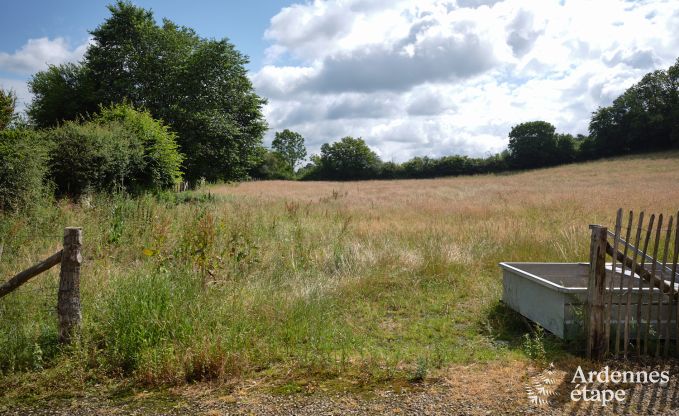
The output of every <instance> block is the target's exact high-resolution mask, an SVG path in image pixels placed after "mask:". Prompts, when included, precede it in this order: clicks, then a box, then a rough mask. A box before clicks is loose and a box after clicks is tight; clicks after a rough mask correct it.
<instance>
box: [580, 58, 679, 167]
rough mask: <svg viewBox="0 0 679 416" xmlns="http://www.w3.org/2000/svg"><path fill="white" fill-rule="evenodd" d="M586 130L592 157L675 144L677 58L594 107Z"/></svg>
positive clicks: (678, 132) (678, 125)
mask: <svg viewBox="0 0 679 416" xmlns="http://www.w3.org/2000/svg"><path fill="white" fill-rule="evenodd" d="M589 132H590V136H591V137H592V143H591V148H592V150H593V153H594V154H595V155H596V156H610V155H615V154H621V153H633V152H640V151H647V150H660V149H667V148H671V147H676V146H679V59H677V62H676V63H675V64H674V65H673V66H671V67H670V68H668V69H667V70H666V71H665V70H658V71H653V72H650V73H648V74H646V75H645V76H644V77H643V78H642V79H641V81H639V82H638V83H636V84H634V85H633V86H631V87H630V88H628V89H627V90H626V91H625V92H624V93H623V94H622V95H621V96H619V97H618V98H616V99H615V100H614V101H613V103H612V104H611V105H610V106H607V107H600V108H598V109H597V110H596V111H595V112H594V113H593V114H592V119H591V121H590V123H589Z"/></svg>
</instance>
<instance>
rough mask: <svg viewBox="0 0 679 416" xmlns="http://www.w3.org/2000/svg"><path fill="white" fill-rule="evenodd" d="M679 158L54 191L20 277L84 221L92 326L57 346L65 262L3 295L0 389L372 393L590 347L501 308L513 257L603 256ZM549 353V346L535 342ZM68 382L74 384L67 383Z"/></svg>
mask: <svg viewBox="0 0 679 416" xmlns="http://www.w3.org/2000/svg"><path fill="white" fill-rule="evenodd" d="M678 183H679V153H677V152H671V153H658V154H650V155H642V156H634V157H625V158H619V159H612V160H603V161H596V162H589V163H583V164H576V165H567V166H561V167H555V168H549V169H542V170H535V171H527V172H520V173H514V174H506V175H481V176H470V177H456V178H441V179H430V180H425V179H423V180H393V181H362V182H290V181H262V182H246V183H240V184H221V185H210V186H207V187H205V188H203V189H201V190H199V191H194V192H188V193H181V194H173V193H169V194H162V195H155V196H145V197H140V198H136V199H128V198H125V197H122V196H117V197H115V196H113V197H112V196H94V197H92V198H91V199H88V200H86V201H83V202H82V203H80V204H73V203H71V202H68V201H57V202H56V203H52V202H50V201H47V202H45V203H42V204H37V206H36V207H35V208H33V209H31V210H29V211H27V212H24V213H22V214H21V215H4V216H2V217H0V231H1V233H2V234H1V235H2V244H3V250H2V255H1V257H0V276H2V279H3V280H5V279H6V278H9V277H10V276H11V275H13V274H14V273H16V272H18V271H20V270H22V269H24V268H26V267H28V266H30V265H31V264H33V263H34V262H36V261H38V260H41V259H43V258H45V257H47V256H49V255H50V254H52V253H53V252H55V251H57V250H58V249H59V248H60V240H61V235H62V230H63V228H64V227H65V226H68V225H76V226H82V227H83V229H84V247H83V251H84V256H85V257H84V263H83V269H82V282H81V286H82V287H81V290H82V304H83V326H82V333H81V336H80V338H79V340H78V342H76V343H75V344H74V345H72V346H70V347H67V348H62V347H59V345H58V343H57V328H56V326H57V322H56V315H55V311H54V306H55V304H56V290H57V279H58V268H56V269H53V270H52V271H50V272H48V273H47V274H44V275H41V276H39V277H37V278H35V279H34V280H32V281H31V282H29V283H28V284H27V285H25V286H24V287H22V288H20V289H19V290H17V291H16V292H14V293H12V294H11V295H9V296H7V297H5V298H3V299H0V390H1V391H2V393H0V398H3V399H4V400H14V399H25V398H31V397H32V398H37V397H46V396H54V395H68V394H72V393H73V392H75V391H79V390H82V389H85V388H87V387H88V386H93V385H99V384H101V383H104V384H105V383H109V382H111V380H114V381H115V380H118V381H119V380H124V381H125V382H126V383H130V384H132V385H135V386H150V387H154V386H167V385H182V384H184V383H187V382H193V381H202V380H210V381H218V382H219V381H229V380H243V379H252V378H256V379H260V380H266V382H267V383H268V384H269V385H271V386H272V387H273V388H274V389H278V390H279V391H284V392H288V391H290V392H294V391H295V389H297V388H298V385H299V384H300V382H302V381H304V380H309V379H316V380H321V379H322V380H327V381H328V382H329V383H332V382H334V381H336V382H337V383H338V384H350V385H352V386H357V387H358V388H369V387H370V386H371V385H375V384H379V383H384V382H393V381H398V380H401V381H404V382H414V381H420V380H423V379H426V378H427V377H436V374H437V371H441V370H443V369H445V368H447V366H450V365H453V364H460V363H479V362H498V363H499V362H506V361H516V360H519V361H522V360H523V361H528V360H532V359H539V358H547V359H559V357H564V356H565V357H568V356H569V355H571V354H577V353H578V347H579V345H567V344H564V343H561V342H558V341H557V340H555V339H552V338H550V337H547V339H546V340H541V341H540V342H541V345H538V346H537V347H536V348H537V349H540V348H542V347H543V346H545V347H546V351H545V352H544V354H546V357H542V356H541V355H543V354H542V353H541V352H539V351H538V354H537V356H536V354H535V351H534V348H526V344H527V343H526V338H525V337H524V334H525V333H526V332H527V329H526V326H525V325H524V323H523V322H522V321H521V320H520V319H519V318H518V316H517V315H516V314H515V313H513V312H512V311H509V310H508V309H507V308H505V307H504V306H503V305H502V304H501V303H500V299H501V293H502V279H501V273H500V270H499V268H498V265H497V264H498V263H499V262H501V261H555V262H570V261H587V256H588V250H589V230H588V224H593V223H599V224H605V225H609V226H610V225H612V224H613V222H614V218H615V212H616V209H617V208H618V207H622V208H624V209H633V210H635V212H636V211H638V210H642V209H644V210H647V212H663V213H667V214H669V213H675V212H676V210H677V208H679V186H677V184H678ZM528 344H529V346H530V343H528ZM65 379H67V380H69V383H63V380H65Z"/></svg>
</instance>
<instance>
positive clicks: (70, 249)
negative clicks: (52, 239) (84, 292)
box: [57, 227, 83, 344]
mask: <svg viewBox="0 0 679 416" xmlns="http://www.w3.org/2000/svg"><path fill="white" fill-rule="evenodd" d="M82 233H83V231H82V228H80V227H68V228H66V229H64V249H63V251H62V255H61V275H60V279H59V296H58V299H59V300H58V304H57V312H58V314H59V341H60V342H61V343H65V344H68V343H70V342H71V338H72V336H73V335H74V333H75V332H76V331H78V329H79V327H80V320H81V314H80V264H81V263H82V254H81V253H80V249H81V247H82V236H83V234H82Z"/></svg>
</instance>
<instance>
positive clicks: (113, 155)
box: [49, 121, 144, 197]
mask: <svg viewBox="0 0 679 416" xmlns="http://www.w3.org/2000/svg"><path fill="white" fill-rule="evenodd" d="M49 135H50V137H51V139H52V140H53V141H54V144H55V146H56V149H55V152H53V154H52V157H51V159H50V165H51V166H50V173H51V177H52V180H54V183H55V184H56V187H57V193H58V194H60V195H70V196H72V197H79V196H81V195H82V194H85V193H87V192H94V191H120V190H123V189H126V187H127V185H128V184H129V183H130V182H132V172H133V170H134V166H135V165H136V166H138V165H140V164H142V163H143V157H144V149H143V147H142V145H141V143H140V142H139V141H138V140H135V137H133V136H131V135H130V134H129V132H128V131H127V129H125V128H124V127H123V125H122V124H120V123H118V122H111V123H107V124H99V123H92V122H89V123H84V124H79V123H76V122H72V121H68V122H66V123H64V124H63V125H62V126H60V127H57V128H55V129H52V130H50V131H49Z"/></svg>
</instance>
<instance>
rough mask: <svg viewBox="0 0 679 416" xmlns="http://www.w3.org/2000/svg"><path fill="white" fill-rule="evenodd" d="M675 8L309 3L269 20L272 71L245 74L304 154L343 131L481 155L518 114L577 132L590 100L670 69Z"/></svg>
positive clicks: (392, 146)
mask: <svg viewBox="0 0 679 416" xmlns="http://www.w3.org/2000/svg"><path fill="white" fill-rule="evenodd" d="M562 3H563V4H562ZM675 9H676V7H674V4H673V3H672V2H670V1H645V2H625V1H623V0H598V1H596V2H591V1H585V0H567V1H565V2H563V1H561V2H560V1H557V0H553V1H546V0H530V1H519V0H505V1H482V0H457V1H452V0H426V1H425V0H422V1H418V2H412V1H400V0H398V1H396V0H394V1H382V0H378V1H368V0H343V1H325V0H315V1H313V2H308V3H303V4H295V5H292V6H290V7H286V8H284V9H282V10H281V11H280V13H278V14H277V15H276V16H274V17H273V18H272V19H271V22H270V26H269V28H268V30H267V31H266V34H265V37H266V38H267V39H268V40H269V41H270V42H271V46H270V48H269V50H268V65H267V66H265V67H263V68H262V69H261V70H260V71H258V72H257V73H255V74H253V76H252V79H253V82H254V84H255V86H256V88H257V89H258V91H259V92H260V93H261V94H263V95H264V96H266V97H268V98H269V99H270V101H269V104H268V106H267V109H266V114H267V117H268V120H269V123H270V126H271V128H272V131H271V132H270V134H271V135H272V134H273V131H276V130H281V129H284V128H290V129H293V130H297V131H299V132H300V133H302V134H303V135H304V136H305V137H306V138H307V141H308V143H309V144H310V147H311V150H312V151H318V148H319V146H320V144H321V143H323V142H329V141H334V140H337V139H339V138H341V137H343V136H345V135H353V136H362V137H363V138H364V139H366V141H367V142H368V143H369V144H370V145H371V146H372V147H373V148H374V149H375V150H376V151H377V152H378V153H379V154H380V155H381V156H383V157H384V158H386V159H389V160H391V159H395V160H398V161H402V160H405V159H408V158H410V157H412V156H414V155H425V154H428V155H444V154H452V153H463V154H469V155H476V156H479V155H484V154H487V153H488V152H496V151H499V150H501V149H502V148H503V147H504V146H505V144H506V135H507V133H508V131H509V129H510V128H511V126H512V125H514V124H516V123H519V122H523V121H529V120H536V119H544V120H547V121H550V122H552V123H554V124H555V125H556V126H557V129H558V130H559V131H564V132H571V133H586V131H587V124H588V121H589V116H590V113H591V112H592V111H594V110H595V109H596V108H597V106H599V105H607V104H609V103H610V102H611V100H612V99H614V98H615V97H616V96H617V95H618V94H620V93H621V92H622V91H624V90H625V89H626V88H627V87H629V86H630V85H632V84H633V83H634V82H636V81H638V80H639V79H640V78H641V76H643V74H644V73H646V72H648V71H651V70H653V69H657V68H666V67H668V66H669V65H672V64H673V63H674V61H675V60H676V58H677V50H679V32H677V31H676V27H678V26H679V12H678V11H676V10H675ZM282 62H285V65H282V64H280V63H282ZM291 63H292V64H291Z"/></svg>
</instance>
